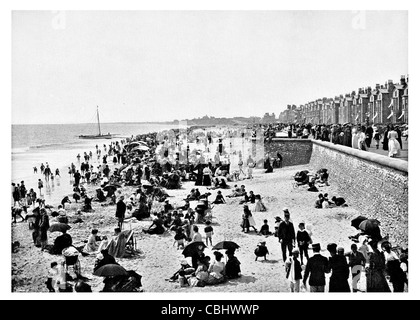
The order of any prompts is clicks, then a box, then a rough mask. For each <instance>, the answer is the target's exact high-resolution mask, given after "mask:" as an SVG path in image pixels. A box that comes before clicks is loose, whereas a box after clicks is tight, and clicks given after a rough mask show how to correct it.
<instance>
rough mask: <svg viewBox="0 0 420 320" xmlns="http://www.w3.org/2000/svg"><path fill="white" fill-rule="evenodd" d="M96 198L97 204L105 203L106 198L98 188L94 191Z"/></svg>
mask: <svg viewBox="0 0 420 320" xmlns="http://www.w3.org/2000/svg"><path fill="white" fill-rule="evenodd" d="M96 198H97V199H98V201H99V202H104V201H106V197H105V194H104V192H103V191H102V189H100V188H98V189H96Z"/></svg>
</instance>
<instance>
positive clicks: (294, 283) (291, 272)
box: [286, 249, 302, 292]
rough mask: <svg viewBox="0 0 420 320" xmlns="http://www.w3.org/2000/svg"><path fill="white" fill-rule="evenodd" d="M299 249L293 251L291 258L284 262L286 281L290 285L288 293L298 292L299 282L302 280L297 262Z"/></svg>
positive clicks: (300, 268)
mask: <svg viewBox="0 0 420 320" xmlns="http://www.w3.org/2000/svg"><path fill="white" fill-rule="evenodd" d="M298 258H299V249H293V251H292V256H291V257H289V258H288V259H287V262H286V279H287V280H289V283H290V292H299V291H300V280H301V279H302V267H301V264H300V262H299V259H298Z"/></svg>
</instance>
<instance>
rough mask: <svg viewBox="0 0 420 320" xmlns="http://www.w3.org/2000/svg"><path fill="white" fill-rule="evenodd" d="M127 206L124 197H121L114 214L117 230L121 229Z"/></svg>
mask: <svg viewBox="0 0 420 320" xmlns="http://www.w3.org/2000/svg"><path fill="white" fill-rule="evenodd" d="M126 210H127V206H126V204H125V202H124V196H121V197H120V199H119V200H118V202H117V211H116V212H115V217H116V218H117V219H118V228H120V229H121V230H122V229H123V223H124V217H125V211H126Z"/></svg>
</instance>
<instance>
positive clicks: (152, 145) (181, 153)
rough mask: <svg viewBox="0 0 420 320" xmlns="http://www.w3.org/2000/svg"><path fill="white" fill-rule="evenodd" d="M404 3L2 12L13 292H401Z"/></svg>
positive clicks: (405, 217) (405, 250) (407, 280)
mask: <svg viewBox="0 0 420 320" xmlns="http://www.w3.org/2000/svg"><path fill="white" fill-rule="evenodd" d="M385 3H386V2H385ZM403 4H404V5H405V7H404V6H401V7H397V6H395V7H393V8H391V9H390V8H388V7H386V6H384V7H383V8H382V7H381V6H379V7H377V8H376V9H372V8H370V9H359V10H350V9H348V8H343V9H335V8H334V7H333V8H331V9H328V8H322V9H319V10H316V9H313V7H308V8H305V7H302V8H299V9H282V8H281V7H279V9H264V8H260V9H251V10H248V9H246V10H243V9H242V8H241V7H240V6H238V7H236V8H232V7H226V9H224V8H223V7H221V8H219V9H217V10H213V9H208V8H206V9H202V10H198V9H188V8H183V9H177V10H169V9H166V8H165V7H164V6H162V8H161V9H159V10H156V9H154V8H153V9H147V8H146V9H142V8H138V9H125V8H124V7H122V8H121V9H118V10H117V9H115V10H114V9H113V10H108V9H103V8H101V7H99V6H98V7H97V8H95V7H92V8H89V9H84V8H83V7H80V9H71V10H67V9H63V10H52V9H49V8H47V9H46V8H45V7H44V6H42V8H40V9H33V7H32V6H30V5H28V6H27V7H23V8H22V7H20V6H19V7H17V9H13V8H12V9H11V10H10V11H9V12H8V15H9V18H10V20H9V22H10V24H11V25H10V31H11V32H10V44H11V50H10V52H11V53H10V60H7V61H6V66H7V65H9V69H11V79H10V81H11V83H10V89H11V90H10V98H11V99H10V101H6V104H7V106H8V105H10V106H11V107H10V112H11V114H10V119H11V124H9V123H6V124H5V125H4V127H5V130H6V131H8V134H9V135H10V138H11V139H10V140H11V146H10V147H11V148H10V149H11V151H10V152H11V161H10V163H9V164H8V166H10V170H11V191H10V195H9V197H10V201H11V204H10V205H7V206H6V205H5V206H4V211H8V210H11V218H10V219H11V220H10V221H4V223H3V225H5V226H6V227H5V228H7V231H6V234H7V232H10V236H11V251H10V253H5V255H8V256H10V263H9V262H7V263H8V264H10V265H7V266H6V267H5V268H6V269H8V268H10V269H11V275H10V276H9V271H7V272H6V276H5V277H6V278H7V279H6V281H5V282H6V285H7V284H9V285H8V287H7V288H9V290H7V291H8V292H10V293H11V296H12V297H13V295H14V294H26V293H31V294H33V293H36V294H45V295H44V297H46V299H48V298H50V297H51V296H54V294H55V296H56V297H54V298H52V299H58V298H57V296H58V297H59V298H60V297H66V296H67V295H66V294H67V293H72V296H71V297H72V298H73V299H74V297H75V293H79V292H83V293H85V292H89V293H91V296H95V297H97V296H99V299H100V298H101V297H102V296H101V294H102V293H105V292H107V293H111V294H112V297H121V296H124V297H126V296H127V293H130V294H129V295H128V297H129V298H130V299H131V298H134V299H143V297H144V296H146V297H147V296H148V295H149V294H159V295H157V296H156V297H158V298H156V299H159V297H161V298H162V299H168V297H170V298H169V299H171V298H172V297H180V296H182V297H186V298H185V299H196V298H197V297H199V296H200V295H201V296H202V295H207V294H209V295H210V296H211V297H213V298H215V299H218V298H220V297H221V296H218V295H219V294H222V295H227V296H228V297H229V298H231V299H236V298H238V297H244V295H245V296H246V294H251V293H252V294H270V295H271V294H276V293H278V294H287V297H288V298H290V299H295V300H299V299H312V298H313V297H316V299H319V297H322V298H324V299H330V298H331V297H333V296H334V294H336V293H340V294H342V295H341V296H345V298H346V299H353V298H354V299H370V298H371V297H372V296H375V294H378V293H379V294H381V297H382V296H383V297H384V299H395V297H396V295H395V294H397V293H402V294H403V295H405V296H406V297H407V298H408V297H409V296H410V292H411V293H412V292H413V291H411V290H414V291H415V283H413V284H411V279H412V278H411V277H410V276H409V267H408V265H409V263H408V260H409V247H410V253H411V251H412V249H411V248H413V247H414V250H416V243H415V242H413V241H415V240H413V241H412V242H410V243H409V225H410V226H411V227H412V226H413V225H414V223H415V220H414V219H413V214H415V212H414V213H413V211H412V210H410V215H409V201H408V200H409V185H408V181H409V179H408V165H409V159H408V158H409V142H410V139H413V138H412V137H411V136H410V138H409V126H410V130H411V125H412V123H413V122H414V124H415V123H416V118H415V113H414V112H412V111H413V108H415V107H416V106H415V105H414V106H413V105H412V104H413V102H412V100H410V99H409V93H411V92H412V90H411V89H410V82H411V76H412V73H413V72H411V65H410V70H409V68H408V66H409V46H411V44H412V43H411V41H412V38H409V33H410V32H411V31H412V30H410V29H409V14H410V12H409V10H407V7H408V6H407V5H406V2H403ZM26 8H27V9H26ZM414 18H415V17H414ZM414 18H413V19H414ZM410 39H411V40H410ZM7 108H8V107H7ZM415 147H416V146H415V145H414V146H413V144H411V146H410V149H413V148H415ZM412 151H414V150H410V158H411V157H412V156H415V154H414V153H413V152H412ZM411 161H415V160H414V158H413V159H410V162H411ZM7 162H9V161H7ZM412 178H413V177H412ZM413 179H415V177H414V178H413ZM6 180H7V179H6ZM412 181H415V180H412ZM410 191H412V190H411V189H410ZM415 196H416V195H415V193H413V192H410V197H411V200H414V201H416V200H415V198H414V197H415ZM5 204H8V203H7V201H5ZM410 209H413V208H411V207H410ZM3 216H4V217H6V212H3ZM4 219H6V218H4ZM9 226H10V227H9ZM413 232H414V233H413ZM415 232H416V229H415V225H414V228H413V230H412V231H411V232H410V234H411V236H413V237H414V239H415V238H416V234H415ZM412 233H413V234H412ZM6 241H7V242H8V241H10V238H9V237H7V239H6ZM4 244H5V243H4ZM8 250H10V249H8ZM8 270H9V269H8ZM9 277H10V278H9ZM7 288H6V289H7ZM63 293H64V294H63ZM314 293H324V295H314ZM96 294H97V295H96ZM239 294H242V295H239ZM36 296H37V295H31V297H34V298H36ZM105 296H107V297H110V296H111V295H105ZM85 297H86V295H84V296H83V299H84V298H85ZM87 297H89V295H88V296H87ZM204 297H205V296H204ZM270 297H271V298H273V296H272V295H271V296H270ZM278 297H282V295H278ZM398 297H400V298H401V295H399V296H398ZM76 298H78V297H77V295H76ZM78 299H79V298H78ZM274 299H277V298H274ZM200 311H201V310H200ZM213 311H214V310H213ZM171 312H172V314H176V312H177V310H176V308H175V309H174V310H171V308H170V307H168V309H167V310H162V314H167V315H170V314H171ZM191 312H192V311H191ZM203 312H204V310H203ZM214 312H215V311H214ZM191 316H192V313H191Z"/></svg>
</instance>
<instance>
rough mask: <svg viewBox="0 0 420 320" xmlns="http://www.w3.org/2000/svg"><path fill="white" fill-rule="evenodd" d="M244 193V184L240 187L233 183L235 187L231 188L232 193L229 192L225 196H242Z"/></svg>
mask: <svg viewBox="0 0 420 320" xmlns="http://www.w3.org/2000/svg"><path fill="white" fill-rule="evenodd" d="M245 194H246V190H245V186H244V185H241V187H240V188H238V187H237V186H236V185H235V189H234V190H232V193H231V194H229V195H227V197H229V198H233V197H242V196H244V195H245Z"/></svg>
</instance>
